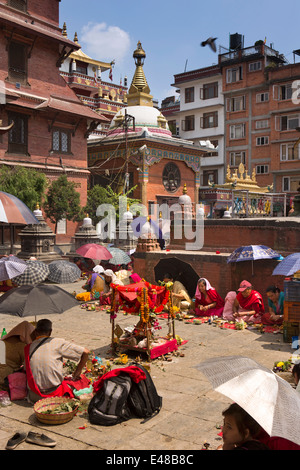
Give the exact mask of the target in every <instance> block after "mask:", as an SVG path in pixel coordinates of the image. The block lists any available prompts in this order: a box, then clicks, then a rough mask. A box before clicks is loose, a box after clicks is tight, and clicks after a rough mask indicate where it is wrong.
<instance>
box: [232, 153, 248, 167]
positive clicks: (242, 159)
mask: <svg viewBox="0 0 300 470" xmlns="http://www.w3.org/2000/svg"><path fill="white" fill-rule="evenodd" d="M240 163H243V165H245V163H246V153H245V152H230V166H239V164H240Z"/></svg>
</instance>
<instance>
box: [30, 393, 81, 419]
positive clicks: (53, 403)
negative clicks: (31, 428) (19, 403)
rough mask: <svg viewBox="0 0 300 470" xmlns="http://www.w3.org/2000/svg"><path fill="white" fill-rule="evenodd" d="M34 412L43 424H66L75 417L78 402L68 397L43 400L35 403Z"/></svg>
mask: <svg viewBox="0 0 300 470" xmlns="http://www.w3.org/2000/svg"><path fill="white" fill-rule="evenodd" d="M33 410H34V412H35V415H36V417H37V419H38V420H39V421H41V422H42V423H45V424H64V423H67V422H68V421H71V419H73V417H74V416H75V414H76V412H77V410H78V401H77V400H74V399H70V398H66V397H53V398H51V397H49V398H43V399H42V400H39V401H38V402H36V403H35V405H34V407H33Z"/></svg>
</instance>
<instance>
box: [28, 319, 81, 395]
mask: <svg viewBox="0 0 300 470" xmlns="http://www.w3.org/2000/svg"><path fill="white" fill-rule="evenodd" d="M51 334H52V322H51V321H50V320H47V319H42V320H39V321H38V322H37V325H36V328H35V330H34V331H33V333H32V335H31V336H32V339H33V341H32V343H31V344H28V345H27V346H26V347H25V368H26V376H27V384H28V399H29V401H30V402H31V403H35V402H36V401H37V400H40V399H41V398H47V397H62V396H65V395H66V396H69V397H71V398H73V397H74V394H73V390H74V389H77V390H80V389H82V388H85V387H88V386H89V380H88V379H87V378H86V377H85V376H81V372H82V369H83V367H84V366H85V364H86V362H87V359H88V356H89V350H88V349H86V348H84V347H83V346H79V345H76V344H75V343H73V342H71V341H67V340H65V339H62V338H52V337H51ZM64 359H69V360H71V361H74V362H78V364H77V367H76V369H75V371H74V373H73V376H72V378H70V379H69V378H65V377H64V373H63V362H64Z"/></svg>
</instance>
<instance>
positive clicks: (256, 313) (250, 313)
mask: <svg viewBox="0 0 300 470" xmlns="http://www.w3.org/2000/svg"><path fill="white" fill-rule="evenodd" d="M233 310H234V312H235V313H234V314H233V316H234V317H235V318H237V319H241V318H242V319H243V320H244V321H246V322H253V323H260V321H261V315H262V314H263V313H264V312H265V307H264V302H263V298H262V296H261V294H260V293H259V292H257V291H256V290H253V288H252V285H251V284H250V282H248V281H242V282H241V283H240V287H239V289H238V294H237V296H236V299H235V301H234V305H233Z"/></svg>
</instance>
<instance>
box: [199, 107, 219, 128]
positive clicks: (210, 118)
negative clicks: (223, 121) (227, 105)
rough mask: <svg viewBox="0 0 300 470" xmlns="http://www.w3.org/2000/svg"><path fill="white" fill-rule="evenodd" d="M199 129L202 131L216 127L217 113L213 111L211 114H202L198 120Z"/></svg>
mask: <svg viewBox="0 0 300 470" xmlns="http://www.w3.org/2000/svg"><path fill="white" fill-rule="evenodd" d="M200 127H201V128H202V129H208V128H211V127H218V111H214V112H213V113H203V116H202V117H201V120H200Z"/></svg>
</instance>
